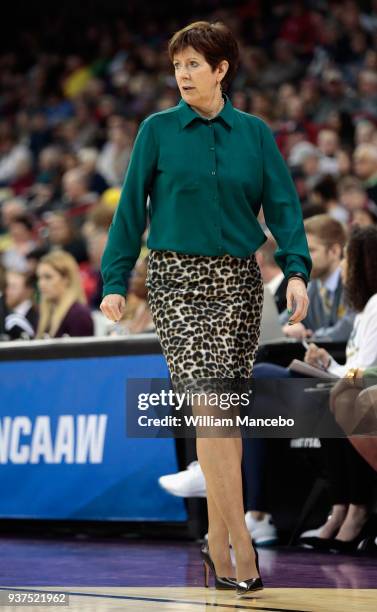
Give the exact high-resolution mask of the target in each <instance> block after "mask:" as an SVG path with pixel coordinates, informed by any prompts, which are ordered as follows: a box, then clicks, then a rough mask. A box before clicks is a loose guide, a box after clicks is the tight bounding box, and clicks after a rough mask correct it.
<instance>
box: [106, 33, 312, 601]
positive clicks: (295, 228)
mask: <svg viewBox="0 0 377 612" xmlns="http://www.w3.org/2000/svg"><path fill="white" fill-rule="evenodd" d="M169 56H170V59H171V61H172V63H173V66H174V71H175V78H176V81H177V85H178V88H179V92H180V94H181V96H182V98H181V100H180V102H179V104H178V105H177V106H174V107H172V108H168V109H165V110H164V111H161V112H158V113H154V114H153V115H151V116H149V117H148V118H146V119H145V120H144V121H143V122H142V124H141V126H140V129H139V133H138V136H137V138H136V141H135V144H134V148H133V152H132V156H131V159H130V163H129V166H128V169H127V174H126V178H125V183H124V185H123V189H122V194H121V198H120V203H119V205H118V208H117V210H116V213H115V215H114V220H113V223H112V226H111V228H110V232H109V237H108V242H107V245H106V248H105V251H104V255H103V258H102V275H103V279H104V292H103V295H104V299H103V302H102V304H101V310H102V312H103V313H104V314H105V315H106V316H107V317H108V318H110V319H111V320H113V321H118V320H119V319H120V318H121V316H122V312H123V311H124V307H125V299H124V293H125V278H126V276H127V275H128V274H129V273H130V271H131V270H132V268H133V266H134V264H135V261H136V259H137V257H138V254H139V251H140V242H141V240H140V238H141V236H142V234H143V231H144V228H145V225H146V199H147V195H148V194H149V196H150V206H149V213H150V231H149V235H148V240H147V246H148V247H149V248H150V250H151V252H150V256H149V261H148V278H147V286H148V300H149V304H150V308H151V312H152V316H153V320H154V323H155V327H156V332H157V334H158V336H159V339H160V342H161V346H162V350H163V352H164V355H165V357H166V359H167V362H168V366H169V370H170V374H171V380H172V383H173V385H175V386H176V387H177V388H178V385H179V384H180V383H184V381H185V379H186V380H187V379H191V380H198V379H200V378H202V379H203V378H204V379H208V378H210V379H212V380H217V381H218V380H220V379H221V380H223V379H225V378H231V379H236V378H242V379H249V378H250V376H251V372H252V367H253V361H254V357H255V353H256V350H257V346H258V339H259V329H260V319H261V309H262V302H263V284H262V279H261V274H260V271H259V268H258V265H257V263H256V259H255V255H254V252H255V250H257V249H258V248H259V247H260V246H261V245H262V244H263V242H265V240H266V237H265V235H264V233H263V231H262V229H261V227H260V225H259V223H258V221H257V216H258V213H259V211H260V208H261V202H263V208H264V215H265V219H266V223H267V225H268V227H269V228H270V230H271V232H272V234H273V235H274V237H275V239H276V241H277V243H278V245H279V249H278V251H277V252H276V260H277V262H278V263H279V265H280V267H281V268H282V269H283V272H284V274H285V276H286V278H288V279H289V282H288V288H287V305H288V308H290V309H292V308H293V302H294V303H295V311H294V313H293V314H292V318H291V320H292V322H298V321H301V320H302V319H303V318H304V317H305V316H306V311H307V307H308V298H307V293H306V284H307V280H308V277H309V274H310V269H311V259H310V255H309V251H308V247H307V242H306V237H305V232H304V229H303V222H302V213H301V207H300V203H299V200H298V197H297V194H296V191H295V188H294V185H293V182H292V180H291V178H290V175H289V173H288V170H287V167H286V165H285V163H284V160H283V159H282V157H281V155H280V153H279V150H278V148H277V146H276V143H275V140H274V138H273V136H272V133H271V131H270V129H269V128H268V126H267V125H266V124H265V123H264V122H263V121H262V120H261V119H259V118H257V117H255V116H252V115H248V114H247V113H244V112H242V111H239V110H237V109H235V108H234V107H233V106H232V104H231V102H230V99H229V98H228V97H227V96H226V94H223V93H222V89H223V88H224V89H225V88H226V87H227V86H228V85H229V83H230V81H231V79H232V77H233V76H234V74H235V72H236V69H237V65H238V61H239V56H238V45H237V42H236V40H235V39H234V37H233V35H232V34H231V32H230V31H229V30H228V28H227V27H226V26H225V25H224V24H222V23H214V24H210V23H208V22H205V21H200V22H195V23H192V24H190V25H188V26H187V27H185V28H183V29H182V30H180V31H178V32H176V33H175V34H174V36H173V37H172V39H171V40H170V42H169ZM196 446H197V454H198V459H199V462H200V465H201V467H202V469H203V472H204V475H205V478H206V481H207V491H208V495H207V504H208V521H209V530H208V542H209V551H210V553H211V556H209V551H208V550H205V549H203V551H202V555H203V559H204V562H205V564H206V565H205V567H206V568H208V567H211V568H212V570H213V571H214V572H215V575H216V577H217V581H216V585H217V586H219V587H220V588H237V593H238V594H240V595H243V594H244V593H247V592H250V591H254V590H258V589H260V588H262V587H263V585H262V581H261V578H260V575H259V571H258V568H257V558H256V554H255V553H254V552H253V546H252V542H251V540H250V535H249V532H248V530H247V527H246V523H245V516H244V509H243V500H242V481H241V455H242V439H241V438H240V437H239V436H238V437H225V438H221V439H219V438H216V437H199V436H197V439H196ZM229 536H230V537H231V540H232V543H233V549H234V553H235V559H236V570H237V575H236V578H237V581H238V584H237V585H236V583H235V581H234V579H233V580H232V579H230V577H231V576H232V575H233V567H232V563H231V558H230V553H229ZM218 576H220V577H225V578H218Z"/></svg>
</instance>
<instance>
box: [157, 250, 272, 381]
mask: <svg viewBox="0 0 377 612" xmlns="http://www.w3.org/2000/svg"><path fill="white" fill-rule="evenodd" d="M146 286H147V289H148V302H149V306H150V309H151V313H152V317H153V321H154V324H155V327H156V333H157V335H158V337H159V340H160V343H161V347H162V351H163V353H164V355H165V358H166V360H167V364H168V367H169V371H170V376H171V380H172V383H173V385H174V386H178V383H179V382H180V381H183V380H187V379H190V380H196V379H203V378H204V379H229V378H232V379H233V378H241V379H247V380H249V379H250V376H251V374H252V369H253V363H254V359H255V354H256V351H257V348H258V341H259V333H260V322H261V314H262V306H263V282H262V277H261V273H260V270H259V266H258V264H257V261H256V258H255V255H254V254H252V255H250V257H249V258H240V257H234V256H231V255H229V254H226V255H221V256H206V255H189V254H183V253H177V252H175V251H169V250H167V251H156V250H152V251H151V252H150V254H149V258H148V271H147V279H146Z"/></svg>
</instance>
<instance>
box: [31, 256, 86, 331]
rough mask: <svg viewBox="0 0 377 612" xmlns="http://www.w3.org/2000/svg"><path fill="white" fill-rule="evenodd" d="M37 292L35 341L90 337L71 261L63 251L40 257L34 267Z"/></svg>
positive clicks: (76, 275)
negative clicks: (38, 339)
mask: <svg viewBox="0 0 377 612" xmlns="http://www.w3.org/2000/svg"><path fill="white" fill-rule="evenodd" d="M37 277H38V288H39V291H40V305H39V324H38V330H37V336H36V337H37V338H45V337H50V338H60V337H62V336H93V332H94V327H93V320H92V316H91V313H90V310H89V308H88V307H87V306H86V299H85V296H84V292H83V289H82V286H81V279H80V271H79V267H78V265H77V263H76V261H75V259H74V258H73V257H72V255H70V254H69V253H65V252H64V251H51V253H48V254H47V255H44V257H42V258H41V259H40V261H39V264H38V267H37Z"/></svg>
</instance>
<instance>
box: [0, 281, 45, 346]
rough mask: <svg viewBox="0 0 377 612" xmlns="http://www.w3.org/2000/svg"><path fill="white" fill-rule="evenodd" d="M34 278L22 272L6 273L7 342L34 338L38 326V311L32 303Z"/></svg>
mask: <svg viewBox="0 0 377 612" xmlns="http://www.w3.org/2000/svg"><path fill="white" fill-rule="evenodd" d="M35 281H36V279H35V277H34V276H33V275H30V274H25V273H23V272H17V271H14V270H8V271H7V273H6V285H5V305H6V308H7V314H6V316H5V326H4V327H5V333H6V334H7V335H8V336H9V340H16V339H18V338H23V339H31V338H34V336H35V332H36V329H37V324H38V310H37V307H36V305H35V302H34V294H35Z"/></svg>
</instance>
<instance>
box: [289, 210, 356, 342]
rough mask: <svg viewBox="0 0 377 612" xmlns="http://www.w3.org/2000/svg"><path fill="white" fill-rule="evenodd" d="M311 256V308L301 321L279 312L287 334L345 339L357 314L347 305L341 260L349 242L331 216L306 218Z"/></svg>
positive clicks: (340, 340)
mask: <svg viewBox="0 0 377 612" xmlns="http://www.w3.org/2000/svg"><path fill="white" fill-rule="evenodd" d="M304 225H305V231H306V235H307V240H308V245H309V250H310V256H311V258H312V262H313V268H312V272H311V279H312V280H311V281H310V283H309V285H308V296H309V300H310V302H309V308H308V314H307V316H306V318H305V319H304V320H303V321H302V322H301V323H296V324H295V325H289V324H288V320H289V315H288V311H287V310H285V311H284V312H283V313H282V314H281V315H280V322H281V324H282V325H284V327H283V331H284V333H285V335H287V336H290V337H292V338H298V339H303V338H309V337H312V338H317V339H322V340H331V341H338V342H342V341H346V340H347V339H348V337H349V334H350V332H351V329H352V324H353V319H354V313H353V312H351V310H350V309H347V307H346V306H345V296H344V291H343V283H342V278H341V270H340V262H341V259H342V256H343V247H344V245H345V242H346V232H345V229H344V227H343V225H342V224H341V223H339V221H336V220H335V219H332V218H331V217H330V216H329V215H316V216H314V217H310V218H309V219H305V221H304Z"/></svg>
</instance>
